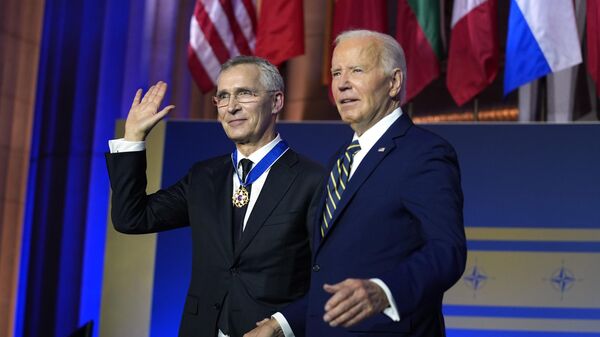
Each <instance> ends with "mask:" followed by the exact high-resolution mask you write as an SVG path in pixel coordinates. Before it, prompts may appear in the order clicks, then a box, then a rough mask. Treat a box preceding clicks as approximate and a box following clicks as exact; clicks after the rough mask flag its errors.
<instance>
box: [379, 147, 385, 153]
mask: <svg viewBox="0 0 600 337" xmlns="http://www.w3.org/2000/svg"><path fill="white" fill-rule="evenodd" d="M384 151H385V147H380V148H378V149H377V152H384Z"/></svg>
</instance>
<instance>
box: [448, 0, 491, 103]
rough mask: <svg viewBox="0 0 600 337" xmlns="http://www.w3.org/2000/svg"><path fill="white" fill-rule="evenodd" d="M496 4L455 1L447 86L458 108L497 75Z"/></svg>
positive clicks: (482, 1) (487, 1)
mask: <svg viewBox="0 0 600 337" xmlns="http://www.w3.org/2000/svg"><path fill="white" fill-rule="evenodd" d="M497 6H498V5H497V2H496V0H455V1H454V9H453V11H452V35H451V36H450V50H449V52H448V72H447V77H446V85H447V86H448V91H449V92H450V94H451V95H452V98H453V99H454V101H455V102H456V104H458V105H459V106H461V105H463V104H465V103H466V102H467V101H469V100H470V99H471V98H473V97H474V96H475V95H477V94H478V93H480V92H481V91H482V90H483V89H485V87H487V86H488V85H489V84H491V83H492V82H493V81H494V79H495V78H496V75H497V74H498V53H499V52H498V49H499V47H498V32H497V31H498V27H497V25H496V17H497V15H498V14H497Z"/></svg>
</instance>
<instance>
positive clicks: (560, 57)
mask: <svg viewBox="0 0 600 337" xmlns="http://www.w3.org/2000/svg"><path fill="white" fill-rule="evenodd" d="M579 63H581V47H580V45H579V37H578V36H577V27H576V25H575V13H574V10H573V1H572V0H553V1H531V0H511V1H510V12H509V15H508V37H507V40H506V65H505V69H504V94H505V95H506V94H508V93H509V92H511V91H513V90H514V89H516V88H518V87H520V86H521V85H523V84H526V83H528V82H531V81H533V80H535V79H537V78H539V77H542V76H544V75H546V74H548V73H551V72H557V71H560V70H563V69H566V68H569V67H572V66H574V65H576V64H579Z"/></svg>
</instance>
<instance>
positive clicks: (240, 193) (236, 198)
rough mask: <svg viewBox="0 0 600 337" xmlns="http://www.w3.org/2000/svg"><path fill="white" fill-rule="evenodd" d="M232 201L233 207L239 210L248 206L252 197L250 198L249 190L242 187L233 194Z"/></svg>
mask: <svg viewBox="0 0 600 337" xmlns="http://www.w3.org/2000/svg"><path fill="white" fill-rule="evenodd" d="M231 201H232V202H233V205H234V206H235V207H238V208H242V207H244V206H246V205H247V204H248V201H250V197H249V196H248V190H246V188H245V187H244V186H241V185H240V187H239V188H238V189H237V190H236V191H235V193H233V197H231Z"/></svg>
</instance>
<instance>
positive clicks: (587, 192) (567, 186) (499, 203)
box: [151, 121, 600, 337]
mask: <svg viewBox="0 0 600 337" xmlns="http://www.w3.org/2000/svg"><path fill="white" fill-rule="evenodd" d="M425 127H426V128H429V129H431V130H433V131H434V132H436V133H438V134H440V135H442V136H443V137H444V138H446V139H447V140H448V141H450V143H452V144H453V145H454V146H455V148H456V150H457V152H458V155H459V160H460V165H461V170H462V179H463V181H462V184H463V189H464V195H465V208H464V210H465V225H466V226H467V238H468V246H469V258H468V261H467V269H466V271H465V274H464V275H463V278H462V279H461V280H460V281H459V282H458V283H457V284H456V285H455V286H454V287H453V288H452V289H451V290H450V291H449V292H448V293H447V296H446V298H445V306H444V311H445V315H446V321H447V328H448V336H451V337H455V336H461V337H463V336H498V335H502V336H592V335H598V333H600V268H598V265H600V212H597V207H598V206H597V205H600V174H599V172H600V156H599V154H600V137H598V135H599V134H600V125H576V124H569V125H511V124H500V125H498V124H496V125H489V124H486V125H481V124H477V125H439V124H436V125H427V126H425ZM279 131H280V133H281V134H282V136H283V138H284V139H286V140H287V141H288V142H289V144H290V145H291V146H292V147H293V148H294V149H296V150H297V151H298V152H300V153H303V154H305V155H308V156H309V157H311V158H313V159H315V160H317V161H319V162H321V163H323V164H325V163H326V162H327V161H328V159H329V155H330V154H331V153H333V152H334V151H335V150H336V149H337V148H338V147H339V146H340V145H341V144H342V143H343V142H344V140H347V139H349V138H350V137H351V136H352V132H351V130H350V128H348V127H347V126H345V125H343V124H340V123H297V124H296V123H282V124H280V127H279ZM232 150H233V145H232V144H231V143H230V142H229V141H228V140H227V138H226V137H225V134H224V133H223V131H222V129H221V126H220V125H219V124H218V123H215V122H178V121H170V122H168V123H167V129H166V140H165V150H164V151H165V153H164V167H163V177H162V185H163V186H168V185H170V184H172V183H174V182H175V181H177V180H178V179H179V178H180V177H182V176H183V175H184V174H185V173H186V171H187V169H188V168H189V167H190V166H191V165H192V164H193V162H195V161H197V160H202V159H206V158H210V157H213V156H216V155H220V154H223V153H228V152H231V151H232ZM190 255H191V242H190V232H189V228H186V229H180V230H175V231H171V232H165V233H160V234H159V235H158V242H157V252H156V266H155V267H156V268H155V283H154V294H153V305H152V323H151V335H152V336H173V335H175V334H176V331H177V327H178V324H179V318H180V315H181V308H182V306H183V301H184V299H185V292H186V290H187V287H188V283H189V277H190V263H191V262H190Z"/></svg>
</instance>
